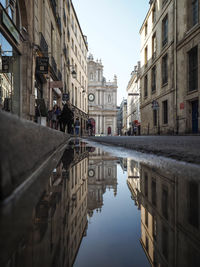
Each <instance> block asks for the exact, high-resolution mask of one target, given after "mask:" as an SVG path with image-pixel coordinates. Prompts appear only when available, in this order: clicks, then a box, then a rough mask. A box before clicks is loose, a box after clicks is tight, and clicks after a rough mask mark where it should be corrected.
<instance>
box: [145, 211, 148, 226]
mask: <svg viewBox="0 0 200 267" xmlns="http://www.w3.org/2000/svg"><path fill="white" fill-rule="evenodd" d="M145 224H146V226H147V227H148V211H147V209H145Z"/></svg>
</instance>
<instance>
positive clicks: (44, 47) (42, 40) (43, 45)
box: [40, 32, 48, 53]
mask: <svg viewBox="0 0 200 267" xmlns="http://www.w3.org/2000/svg"><path fill="white" fill-rule="evenodd" d="M40 48H41V50H42V52H45V53H48V44H47V42H46V40H45V38H44V35H43V34H42V33H41V32H40Z"/></svg>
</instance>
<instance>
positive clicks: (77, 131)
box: [74, 118, 80, 135]
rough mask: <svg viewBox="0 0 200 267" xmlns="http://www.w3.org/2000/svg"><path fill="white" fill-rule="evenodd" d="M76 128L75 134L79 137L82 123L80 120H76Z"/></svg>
mask: <svg viewBox="0 0 200 267" xmlns="http://www.w3.org/2000/svg"><path fill="white" fill-rule="evenodd" d="M74 127H75V134H76V135H79V130H80V121H79V118H76V121H75V123H74Z"/></svg>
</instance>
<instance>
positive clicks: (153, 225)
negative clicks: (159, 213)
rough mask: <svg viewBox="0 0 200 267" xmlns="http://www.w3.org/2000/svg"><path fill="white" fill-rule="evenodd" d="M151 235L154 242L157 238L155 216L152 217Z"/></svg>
mask: <svg viewBox="0 0 200 267" xmlns="http://www.w3.org/2000/svg"><path fill="white" fill-rule="evenodd" d="M152 235H153V238H154V240H156V236H157V223H156V217H155V215H153V216H152Z"/></svg>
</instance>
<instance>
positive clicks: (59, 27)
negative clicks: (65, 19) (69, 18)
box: [57, 16, 61, 32]
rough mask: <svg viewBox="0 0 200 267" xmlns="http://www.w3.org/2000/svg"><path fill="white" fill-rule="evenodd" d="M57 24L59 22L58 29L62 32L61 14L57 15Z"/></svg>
mask: <svg viewBox="0 0 200 267" xmlns="http://www.w3.org/2000/svg"><path fill="white" fill-rule="evenodd" d="M57 24H58V29H59V31H60V32H61V19H60V17H59V16H58V17H57Z"/></svg>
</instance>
